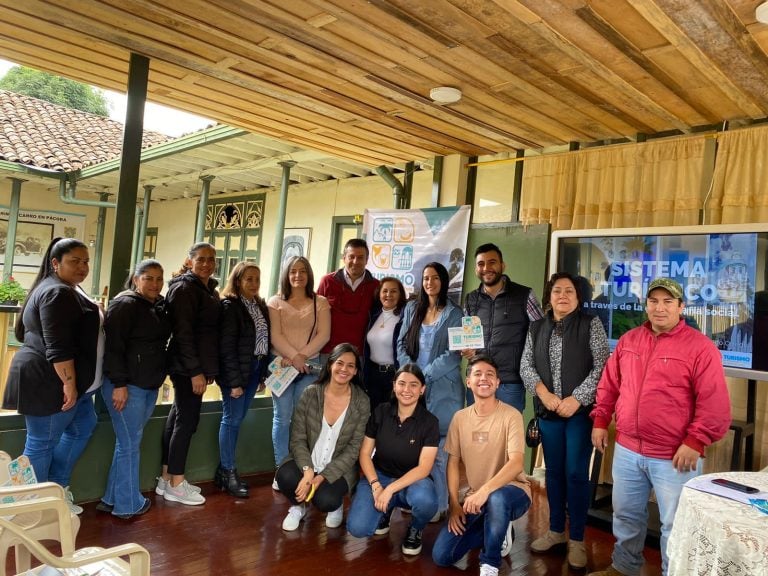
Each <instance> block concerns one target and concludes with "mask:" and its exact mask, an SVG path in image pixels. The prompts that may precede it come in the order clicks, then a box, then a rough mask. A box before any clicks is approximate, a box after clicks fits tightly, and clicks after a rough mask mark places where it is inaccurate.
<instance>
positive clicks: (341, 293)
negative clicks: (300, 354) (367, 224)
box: [317, 238, 379, 354]
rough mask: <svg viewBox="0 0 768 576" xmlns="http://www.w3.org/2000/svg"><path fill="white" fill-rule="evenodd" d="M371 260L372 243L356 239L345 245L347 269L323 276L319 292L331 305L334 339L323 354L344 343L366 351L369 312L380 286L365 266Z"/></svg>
mask: <svg viewBox="0 0 768 576" xmlns="http://www.w3.org/2000/svg"><path fill="white" fill-rule="evenodd" d="M367 263H368V245H367V244H366V243H365V240H363V239H362V238H352V239H350V240H348V241H347V243H346V244H345V245H344V268H341V269H339V270H337V271H336V272H331V273H330V274H326V275H325V276H323V277H322V278H321V280H320V284H319V285H318V286H317V293H318V294H320V295H321V296H325V297H326V298H327V299H328V303H329V304H330V305H331V339H330V340H328V343H327V344H326V345H325V346H324V347H323V349H322V350H320V353H321V354H329V353H330V352H331V350H333V349H334V348H335V347H336V345H337V344H341V343H342V342H349V343H350V344H354V345H355V346H356V347H357V350H358V352H360V353H361V354H362V352H363V339H364V338H365V330H366V328H367V327H368V315H369V313H370V311H371V306H372V305H373V301H374V297H375V295H376V289H377V288H378V287H379V281H378V280H376V278H374V277H373V276H372V275H371V273H370V272H368V270H366V269H365V265H366V264H367Z"/></svg>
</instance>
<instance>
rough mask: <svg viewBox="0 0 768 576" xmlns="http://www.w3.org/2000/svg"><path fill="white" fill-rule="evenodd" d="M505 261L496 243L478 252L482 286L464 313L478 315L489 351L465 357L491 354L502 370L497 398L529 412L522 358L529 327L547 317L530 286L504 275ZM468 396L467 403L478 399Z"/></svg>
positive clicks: (477, 270)
mask: <svg viewBox="0 0 768 576" xmlns="http://www.w3.org/2000/svg"><path fill="white" fill-rule="evenodd" d="M504 268H505V266H504V258H503V257H502V255H501V250H500V249H499V247H498V246H496V245H495V244H490V243H489V244H483V245H481V246H478V248H477V250H475V274H476V275H477V277H478V279H479V280H480V286H478V288H477V289H476V290H473V291H472V292H470V293H469V294H467V297H466V298H465V300H464V313H465V314H466V315H467V316H478V317H479V318H480V323H481V324H482V325H483V338H484V340H485V348H484V349H481V350H465V351H464V352H463V355H464V356H466V357H472V356H474V355H475V354H487V355H488V356H490V357H491V358H493V361H494V362H495V363H496V364H497V365H498V367H499V379H500V380H501V385H500V386H499V388H498V390H497V391H496V398H498V399H499V400H501V401H503V402H506V403H507V404H509V405H510V406H514V407H515V408H517V409H518V410H520V412H522V411H523V409H525V388H524V387H523V382H522V379H521V378H520V358H521V357H522V354H523V347H524V346H525V337H526V334H528V324H529V323H531V322H534V321H536V320H538V319H539V318H541V317H542V316H543V313H542V311H541V306H539V302H538V300H537V299H536V296H535V295H534V294H533V290H531V289H530V288H529V287H528V286H523V285H521V284H517V283H515V282H512V280H510V278H509V276H507V275H506V274H504ZM471 396H472V395H471V394H470V395H468V397H467V403H468V404H472V403H473V401H474V399H473V398H472V397H471Z"/></svg>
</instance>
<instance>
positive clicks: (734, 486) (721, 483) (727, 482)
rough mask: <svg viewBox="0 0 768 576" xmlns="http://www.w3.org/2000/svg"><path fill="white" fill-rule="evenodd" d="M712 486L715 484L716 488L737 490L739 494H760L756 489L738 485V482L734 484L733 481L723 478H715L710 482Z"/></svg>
mask: <svg viewBox="0 0 768 576" xmlns="http://www.w3.org/2000/svg"><path fill="white" fill-rule="evenodd" d="M712 483H713V484H717V485H718V486H724V487H725V488H730V489H731V490H738V491H739V492H745V493H746V494H756V493H757V492H760V490H758V489H757V488H753V487H752V486H747V485H746V484H739V483H738V482H734V481H733V480H726V479H725V478H715V479H714V480H712Z"/></svg>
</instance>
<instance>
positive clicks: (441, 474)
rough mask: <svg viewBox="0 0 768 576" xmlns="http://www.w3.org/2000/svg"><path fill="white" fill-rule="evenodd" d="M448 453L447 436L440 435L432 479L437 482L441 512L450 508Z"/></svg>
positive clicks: (436, 491) (438, 506) (438, 502)
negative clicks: (446, 448)
mask: <svg viewBox="0 0 768 576" xmlns="http://www.w3.org/2000/svg"><path fill="white" fill-rule="evenodd" d="M447 469H448V454H447V453H446V451H445V436H440V443H439V444H438V445H437V458H435V463H434V465H433V466H432V473H431V474H430V476H431V477H432V481H433V482H434V483H435V493H436V494H437V509H438V510H440V511H441V512H442V511H443V510H448V477H447V475H446V474H447Z"/></svg>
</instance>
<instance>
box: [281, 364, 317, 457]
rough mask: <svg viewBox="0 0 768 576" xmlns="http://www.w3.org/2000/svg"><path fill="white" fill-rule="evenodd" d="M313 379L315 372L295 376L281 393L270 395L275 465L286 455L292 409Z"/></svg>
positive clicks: (314, 378)
mask: <svg viewBox="0 0 768 576" xmlns="http://www.w3.org/2000/svg"><path fill="white" fill-rule="evenodd" d="M315 380H317V375H316V374H304V375H303V376H297V377H296V380H294V381H293V382H291V385H290V386H288V388H287V389H286V390H285V391H284V392H283V393H282V395H280V396H272V448H273V450H274V451H275V466H280V464H281V463H282V462H283V460H285V459H286V458H287V457H288V443H289V440H290V435H291V417H292V416H293V410H294V408H296V405H297V404H298V403H299V398H301V394H302V393H303V392H304V390H306V389H307V386H309V385H310V384H312V382H314V381H315Z"/></svg>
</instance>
